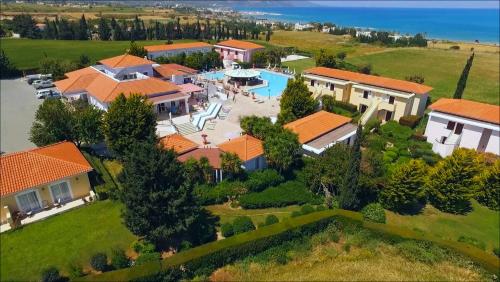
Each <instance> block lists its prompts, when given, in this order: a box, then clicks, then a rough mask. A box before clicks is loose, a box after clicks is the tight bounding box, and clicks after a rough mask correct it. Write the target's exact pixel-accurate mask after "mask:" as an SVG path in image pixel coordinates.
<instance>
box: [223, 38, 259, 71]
mask: <svg viewBox="0 0 500 282" xmlns="http://www.w3.org/2000/svg"><path fill="white" fill-rule="evenodd" d="M214 48H215V51H216V52H217V53H219V54H220V55H221V58H222V60H223V61H224V65H230V64H231V63H232V62H234V61H239V62H246V63H249V62H250V61H251V60H252V55H253V54H254V53H255V52H257V51H259V50H264V46H262V45H259V44H255V43H252V42H248V41H241V40H234V39H231V40H226V41H221V42H219V43H217V44H215V45H214Z"/></svg>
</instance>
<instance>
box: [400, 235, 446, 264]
mask: <svg viewBox="0 0 500 282" xmlns="http://www.w3.org/2000/svg"><path fill="white" fill-rule="evenodd" d="M395 246H396V248H397V249H398V251H399V253H400V254H401V255H402V256H404V257H406V258H407V259H409V260H412V261H419V262H423V263H426V264H434V263H437V262H440V261H442V260H443V259H444V258H445V257H446V251H445V250H444V249H442V248H440V247H437V246H435V245H433V244H432V243H429V242H426V241H414V240H406V241H403V242H401V243H397V244H396V245H395Z"/></svg>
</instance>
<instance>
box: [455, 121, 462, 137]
mask: <svg viewBox="0 0 500 282" xmlns="http://www.w3.org/2000/svg"><path fill="white" fill-rule="evenodd" d="M463 129H464V125H463V123H457V127H455V134H458V135H460V134H462V130H463Z"/></svg>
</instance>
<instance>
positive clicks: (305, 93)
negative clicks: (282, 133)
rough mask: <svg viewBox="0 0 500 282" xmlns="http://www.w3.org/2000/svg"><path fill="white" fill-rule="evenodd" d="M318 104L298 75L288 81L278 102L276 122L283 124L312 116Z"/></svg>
mask: <svg viewBox="0 0 500 282" xmlns="http://www.w3.org/2000/svg"><path fill="white" fill-rule="evenodd" d="M317 107H318V102H317V101H316V100H314V99H313V98H312V97H311V94H310V93H309V89H307V86H306V84H305V83H304V78H303V77H301V76H300V75H297V76H295V79H290V80H288V83H287V85H286V88H285V90H284V91H283V95H282V96H281V102H280V113H279V115H278V122H279V123H280V124H285V123H288V122H291V121H294V120H296V119H299V118H302V117H305V116H307V115H310V114H312V113H313V112H314V111H315V110H316V108H317Z"/></svg>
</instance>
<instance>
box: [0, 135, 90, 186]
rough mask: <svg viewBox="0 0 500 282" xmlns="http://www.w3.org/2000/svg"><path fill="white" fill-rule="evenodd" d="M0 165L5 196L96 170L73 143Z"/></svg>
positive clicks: (26, 153)
mask: <svg viewBox="0 0 500 282" xmlns="http://www.w3.org/2000/svg"><path fill="white" fill-rule="evenodd" d="M0 163H1V165H0V172H1V173H0V175H2V177H1V181H0V183H1V187H0V194H1V195H2V196H5V195H8V194H12V193H17V192H20V191H23V190H26V189H30V188H33V187H36V186H40V185H44V184H48V183H51V182H54V181H57V180H60V179H63V178H66V177H70V176H74V175H78V174H81V173H85V172H89V171H91V170H92V167H91V166H90V164H89V163H88V162H87V160H86V159H85V157H84V156H83V155H82V154H81V153H80V151H79V150H78V148H76V146H75V144H73V143H71V142H60V143H56V144H52V145H49V146H45V147H40V148H35V149H32V150H29V151H23V152H16V153H12V154H7V155H3V156H1V157H0Z"/></svg>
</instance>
